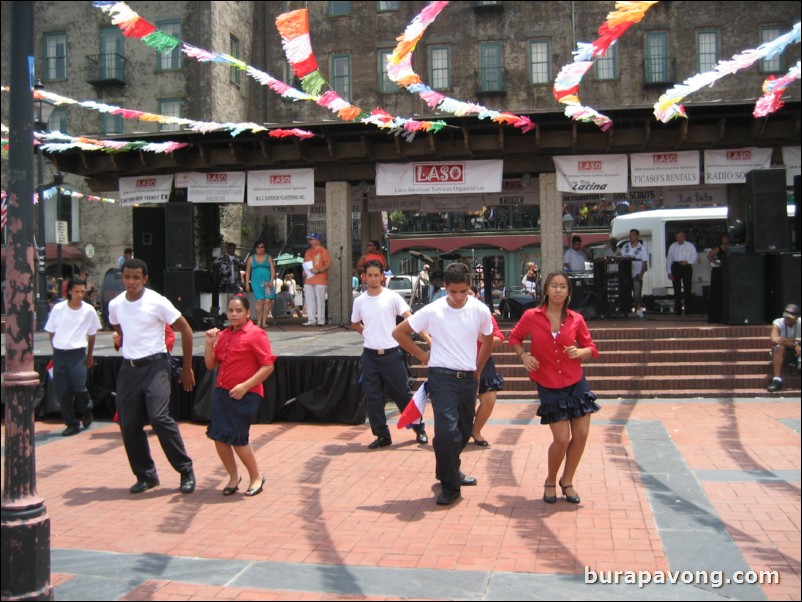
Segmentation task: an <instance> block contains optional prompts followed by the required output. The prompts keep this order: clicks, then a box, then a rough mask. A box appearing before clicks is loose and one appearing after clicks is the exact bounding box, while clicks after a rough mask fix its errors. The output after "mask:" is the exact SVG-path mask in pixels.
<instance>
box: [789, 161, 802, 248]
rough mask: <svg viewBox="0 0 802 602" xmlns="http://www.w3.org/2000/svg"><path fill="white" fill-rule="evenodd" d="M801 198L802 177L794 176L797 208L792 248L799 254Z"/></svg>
mask: <svg viewBox="0 0 802 602" xmlns="http://www.w3.org/2000/svg"><path fill="white" fill-rule="evenodd" d="M800 197H802V176H794V205H795V206H796V213H795V214H794V227H793V230H792V233H793V237H794V240H793V241H791V242H792V244H791V248H792V249H793V250H794V251H796V252H797V253H799V252H800V251H802V232H800V224H802V212H800V211H799V204H800V201H799V199H800Z"/></svg>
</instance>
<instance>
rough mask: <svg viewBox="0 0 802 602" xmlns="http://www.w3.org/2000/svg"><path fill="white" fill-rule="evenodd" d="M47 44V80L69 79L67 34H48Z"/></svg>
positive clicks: (45, 40)
mask: <svg viewBox="0 0 802 602" xmlns="http://www.w3.org/2000/svg"><path fill="white" fill-rule="evenodd" d="M44 44H45V52H44V55H45V69H44V71H45V79H46V80H47V81H54V80H59V79H67V34H66V33H47V34H45V37H44Z"/></svg>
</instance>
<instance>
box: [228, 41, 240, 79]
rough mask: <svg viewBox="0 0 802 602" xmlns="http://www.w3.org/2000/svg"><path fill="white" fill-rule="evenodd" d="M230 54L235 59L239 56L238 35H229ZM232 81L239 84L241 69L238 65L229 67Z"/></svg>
mask: <svg viewBox="0 0 802 602" xmlns="http://www.w3.org/2000/svg"><path fill="white" fill-rule="evenodd" d="M228 48H229V50H228V54H229V55H230V56H231V57H232V58H235V59H238V58H239V40H238V39H237V37H236V36H229V44H228ZM229 69H230V79H231V83H232V84H234V85H235V86H239V83H240V75H241V73H240V70H239V69H238V68H237V67H229Z"/></svg>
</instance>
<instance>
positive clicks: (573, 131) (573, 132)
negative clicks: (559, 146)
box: [571, 121, 578, 154]
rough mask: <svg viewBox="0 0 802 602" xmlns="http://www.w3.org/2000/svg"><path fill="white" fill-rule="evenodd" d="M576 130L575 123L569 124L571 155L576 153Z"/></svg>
mask: <svg viewBox="0 0 802 602" xmlns="http://www.w3.org/2000/svg"><path fill="white" fill-rule="evenodd" d="M577 136H578V132H577V128H576V121H572V122H571V153H572V154H575V153H576V142H577Z"/></svg>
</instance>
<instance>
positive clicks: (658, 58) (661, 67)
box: [646, 31, 669, 84]
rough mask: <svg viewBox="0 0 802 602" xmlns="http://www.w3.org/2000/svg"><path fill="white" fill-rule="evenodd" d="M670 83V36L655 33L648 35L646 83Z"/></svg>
mask: <svg viewBox="0 0 802 602" xmlns="http://www.w3.org/2000/svg"><path fill="white" fill-rule="evenodd" d="M668 81H669V64H668V34H667V33H666V32H665V31H653V32H649V33H647V34H646V83H647V84H654V83H665V82H668Z"/></svg>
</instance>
